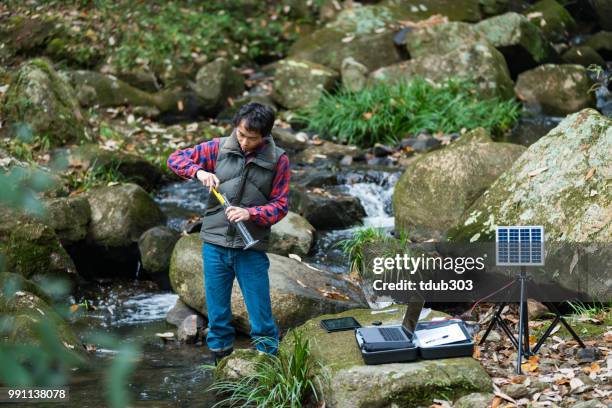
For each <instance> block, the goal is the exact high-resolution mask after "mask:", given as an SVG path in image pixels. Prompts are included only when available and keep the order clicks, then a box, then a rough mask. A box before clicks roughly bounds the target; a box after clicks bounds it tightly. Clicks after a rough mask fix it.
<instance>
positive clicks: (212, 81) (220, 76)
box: [192, 58, 244, 110]
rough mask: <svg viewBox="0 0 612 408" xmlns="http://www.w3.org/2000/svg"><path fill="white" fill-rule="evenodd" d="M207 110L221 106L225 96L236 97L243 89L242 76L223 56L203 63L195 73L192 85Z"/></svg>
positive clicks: (223, 103) (224, 102)
mask: <svg viewBox="0 0 612 408" xmlns="http://www.w3.org/2000/svg"><path fill="white" fill-rule="evenodd" d="M192 87H193V90H194V91H195V92H196V94H197V95H198V96H199V97H200V98H202V101H203V103H204V105H205V106H206V107H207V109H209V110H214V109H215V108H219V107H222V106H223V105H225V104H226V101H227V98H229V97H236V96H239V95H241V94H242V92H243V91H244V77H243V76H242V74H240V72H238V71H237V70H236V69H234V68H233V67H232V64H231V63H230V62H229V61H228V60H227V59H225V58H217V59H216V60H214V61H212V62H209V63H208V64H206V65H204V66H203V67H202V68H200V70H199V71H198V73H197V74H196V78H195V84H194V85H193V86H192Z"/></svg>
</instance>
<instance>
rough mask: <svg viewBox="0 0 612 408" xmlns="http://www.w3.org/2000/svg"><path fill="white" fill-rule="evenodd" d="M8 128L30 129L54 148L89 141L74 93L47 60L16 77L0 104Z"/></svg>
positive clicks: (24, 68)
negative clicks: (46, 139)
mask: <svg viewBox="0 0 612 408" xmlns="http://www.w3.org/2000/svg"><path fill="white" fill-rule="evenodd" d="M0 108H1V109H2V112H0V113H1V114H2V116H3V117H4V118H5V119H4V120H5V125H7V126H9V127H11V126H24V125H25V126H27V127H29V128H30V129H31V130H32V131H33V133H34V134H35V135H38V136H40V137H45V136H46V137H48V138H49V141H50V143H51V144H52V145H53V146H61V145H64V144H67V143H78V142H81V141H84V140H86V139H87V138H88V135H87V131H86V121H85V118H84V116H83V113H82V112H81V109H80V107H79V103H78V101H77V99H76V97H75V93H74V90H73V89H72V87H71V86H70V84H68V83H67V82H66V81H65V80H64V79H63V78H62V77H61V76H60V75H59V74H58V73H57V72H56V71H55V69H54V68H53V66H52V65H51V63H50V62H49V61H48V60H44V59H34V60H31V61H28V62H27V63H25V64H24V65H22V66H21V67H20V68H19V70H18V71H17V72H16V73H15V74H14V75H13V77H12V79H11V82H10V85H9V89H8V91H7V93H6V94H5V95H4V101H3V102H2V103H1V104H0Z"/></svg>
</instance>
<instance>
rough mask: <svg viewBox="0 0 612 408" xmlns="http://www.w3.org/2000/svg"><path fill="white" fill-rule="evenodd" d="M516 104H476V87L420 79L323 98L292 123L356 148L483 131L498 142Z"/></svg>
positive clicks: (492, 101)
mask: <svg viewBox="0 0 612 408" xmlns="http://www.w3.org/2000/svg"><path fill="white" fill-rule="evenodd" d="M520 113H521V104H520V103H519V102H518V101H516V100H508V101H502V100H499V99H480V98H479V97H478V96H477V93H476V91H475V85H474V84H472V83H469V82H466V81H459V80H449V81H446V82H445V83H443V84H441V85H439V86H437V85H434V84H432V83H431V82H429V81H426V80H424V79H422V78H415V79H413V80H411V81H410V82H408V81H405V80H403V81H400V82H398V83H396V84H388V83H384V82H379V83H376V84H373V85H372V86H369V87H366V88H364V89H363V90H361V91H358V92H351V91H349V90H347V89H345V88H342V89H341V90H340V91H339V92H338V93H336V94H331V93H329V92H326V93H324V96H323V97H322V98H321V100H320V101H319V103H318V104H317V105H315V106H314V107H311V108H306V109H303V110H301V111H298V112H297V115H296V117H297V120H298V121H299V122H301V123H303V124H304V125H306V128H307V130H311V131H315V132H317V133H319V134H320V135H321V136H322V137H324V138H327V139H332V140H336V141H338V142H344V143H348V144H355V145H358V146H361V147H370V146H373V145H374V144H375V143H384V144H395V143H397V142H398V141H399V140H401V139H402V138H404V137H407V136H410V135H414V134H416V133H417V132H420V131H429V132H432V133H435V132H443V133H452V132H459V131H461V129H462V128H466V129H468V130H469V129H474V128H477V127H483V128H485V129H487V130H488V131H489V132H491V134H492V135H494V136H501V135H502V134H503V133H504V132H506V131H507V130H509V129H510V128H511V126H512V125H513V124H514V123H515V122H516V120H517V119H518V118H519V116H520Z"/></svg>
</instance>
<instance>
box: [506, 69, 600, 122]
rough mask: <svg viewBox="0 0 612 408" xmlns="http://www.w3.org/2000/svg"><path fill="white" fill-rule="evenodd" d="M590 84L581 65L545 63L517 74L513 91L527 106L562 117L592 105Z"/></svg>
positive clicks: (592, 96)
mask: <svg viewBox="0 0 612 408" xmlns="http://www.w3.org/2000/svg"><path fill="white" fill-rule="evenodd" d="M592 86H593V81H592V80H591V79H590V78H589V76H588V73H587V71H586V69H585V68H584V67H583V66H581V65H571V64H563V65H553V64H545V65H540V66H539V67H537V68H535V69H532V70H530V71H526V72H523V73H522V74H520V75H519V77H518V79H517V81H516V86H515V88H514V90H515V92H516V95H517V96H518V98H519V99H521V100H522V101H523V102H524V103H525V105H526V107H527V108H528V109H531V110H534V111H541V112H542V113H544V114H549V115H556V116H563V115H567V114H569V113H573V112H577V111H579V110H581V109H584V108H589V107H595V104H596V100H595V93H594V92H592V91H590V89H591V87H592Z"/></svg>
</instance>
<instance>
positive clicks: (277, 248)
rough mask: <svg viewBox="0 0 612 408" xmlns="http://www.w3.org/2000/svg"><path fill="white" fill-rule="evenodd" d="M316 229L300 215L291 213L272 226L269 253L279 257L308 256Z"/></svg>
mask: <svg viewBox="0 0 612 408" xmlns="http://www.w3.org/2000/svg"><path fill="white" fill-rule="evenodd" d="M314 234H315V229H314V227H313V226H312V225H311V224H310V223H309V222H308V221H307V220H306V218H304V217H302V216H301V215H299V214H296V213H294V212H292V211H289V212H288V213H287V215H286V216H285V217H284V218H283V219H282V220H280V222H278V223H276V224H274V225H273V226H272V232H271V235H270V245H269V251H270V252H273V253H275V254H279V255H285V256H286V255H289V254H296V255H299V256H306V254H308V252H309V251H310V248H311V247H312V244H313V242H314Z"/></svg>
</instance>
